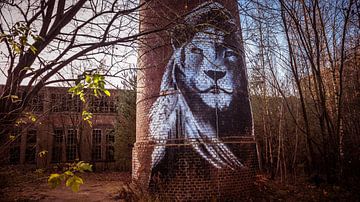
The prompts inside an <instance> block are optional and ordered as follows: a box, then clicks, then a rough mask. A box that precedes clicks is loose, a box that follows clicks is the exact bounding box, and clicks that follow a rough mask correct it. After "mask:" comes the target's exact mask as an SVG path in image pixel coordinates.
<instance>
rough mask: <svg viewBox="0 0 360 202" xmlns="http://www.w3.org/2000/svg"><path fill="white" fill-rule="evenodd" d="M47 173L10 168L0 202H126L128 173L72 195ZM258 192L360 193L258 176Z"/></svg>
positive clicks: (94, 178)
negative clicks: (53, 183)
mask: <svg viewBox="0 0 360 202" xmlns="http://www.w3.org/2000/svg"><path fill="white" fill-rule="evenodd" d="M47 176H48V173H39V172H38V171H29V170H27V171H24V170H21V169H19V168H7V169H6V170H5V171H4V170H3V171H1V172H0V201H51V202H56V201H65V202H66V201H69V202H70V201H76V202H78V201H79V202H81V201H86V202H92V201H126V200H125V199H124V192H123V190H124V189H123V187H124V185H127V184H129V183H130V181H131V175H130V173H129V172H97V173H86V174H83V175H82V176H81V177H82V178H83V179H84V183H85V184H84V185H82V186H81V187H80V191H79V192H77V193H73V192H72V191H71V190H70V189H69V188H68V187H65V185H61V186H60V187H58V188H55V189H51V188H50V187H49V185H48V184H47ZM255 184H256V186H257V188H258V190H257V191H256V192H255V194H254V196H253V197H252V198H249V199H247V201H349V202H350V201H359V199H360V196H359V193H360V192H359V190H358V188H356V187H355V189H351V188H346V189H345V188H342V187H340V186H335V185H326V184H317V185H315V184H312V183H311V182H309V181H307V180H304V179H303V180H300V179H299V180H298V181H297V183H296V184H289V183H288V184H285V183H281V182H279V181H274V180H270V179H269V178H267V177H266V176H264V175H258V176H257V180H256V182H255ZM145 201H149V200H145Z"/></svg>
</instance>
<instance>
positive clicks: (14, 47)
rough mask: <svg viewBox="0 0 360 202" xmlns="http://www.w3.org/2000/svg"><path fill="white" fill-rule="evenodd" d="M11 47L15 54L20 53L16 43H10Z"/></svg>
mask: <svg viewBox="0 0 360 202" xmlns="http://www.w3.org/2000/svg"><path fill="white" fill-rule="evenodd" d="M12 47H13V49H14V52H15V53H20V52H21V49H20V47H19V46H18V44H17V43H15V42H12Z"/></svg>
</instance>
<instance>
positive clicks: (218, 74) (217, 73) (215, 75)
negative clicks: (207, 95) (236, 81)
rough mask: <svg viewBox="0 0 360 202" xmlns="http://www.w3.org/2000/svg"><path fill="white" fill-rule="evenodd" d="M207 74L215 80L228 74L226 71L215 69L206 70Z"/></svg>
mask: <svg viewBox="0 0 360 202" xmlns="http://www.w3.org/2000/svg"><path fill="white" fill-rule="evenodd" d="M204 72H205V74H206V75H207V76H208V77H210V78H212V79H213V80H214V81H215V82H216V81H217V80H219V79H221V78H223V77H224V76H225V75H226V72H224V71H213V70H208V71H204Z"/></svg>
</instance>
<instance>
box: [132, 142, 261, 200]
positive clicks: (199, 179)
mask: <svg viewBox="0 0 360 202" xmlns="http://www.w3.org/2000/svg"><path fill="white" fill-rule="evenodd" d="M244 139H245V140H244ZM244 139H241V138H240V139H237V140H236V141H235V140H234V141H233V142H234V143H229V144H228V145H229V146H230V147H231V148H232V150H233V151H234V153H235V155H237V156H238V157H240V159H241V160H242V162H243V163H244V165H245V167H244V168H239V169H237V170H231V169H229V168H227V169H217V168H215V167H213V166H212V165H211V164H209V163H208V162H206V161H205V160H204V159H203V158H201V157H200V156H199V155H198V154H197V153H196V152H194V150H193V149H192V148H191V147H190V146H189V145H182V144H178V145H169V146H168V147H167V149H168V150H171V151H172V152H168V153H167V154H172V155H166V156H165V160H164V161H163V162H162V163H161V164H160V165H159V166H158V167H157V168H156V170H154V171H153V173H154V174H153V175H152V178H151V181H150V184H149V190H150V192H151V193H153V194H158V197H160V198H161V199H162V200H171V201H172V200H180V201H190V200H191V201H204V200H211V199H221V200H225V201H226V200H227V201H234V200H237V201H238V200H242V199H244V197H246V196H248V195H249V194H251V193H252V192H253V191H254V188H255V187H254V181H255V171H256V169H257V167H258V162H257V154H256V148H255V146H256V145H255V143H254V142H253V141H249V139H248V138H244ZM149 147H152V145H149V144H148V142H142V143H137V144H136V146H135V151H140V152H142V151H145V152H146V151H148V150H149ZM134 156H136V155H134ZM134 161H136V159H134ZM134 163H136V162H134ZM158 171H161V173H162V174H160V175H158V174H156V173H160V172H158ZM140 183H141V182H140ZM144 183H146V182H144Z"/></svg>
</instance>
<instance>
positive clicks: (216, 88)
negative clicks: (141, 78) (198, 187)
mask: <svg viewBox="0 0 360 202" xmlns="http://www.w3.org/2000/svg"><path fill="white" fill-rule="evenodd" d="M172 45H173V49H174V50H173V54H172V57H171V58H170V60H169V62H168V65H167V66H166V69H165V72H164V75H163V78H162V82H161V86H160V96H159V98H157V100H156V101H155V102H154V104H153V105H152V107H151V109H150V114H149V118H150V131H149V132H150V138H151V140H153V141H154V142H155V147H154V151H153V153H152V156H151V168H154V167H156V166H157V165H158V164H159V162H160V161H161V160H162V159H163V158H164V155H165V154H166V143H167V142H169V141H171V140H174V139H175V140H182V141H183V142H184V144H189V145H191V146H192V148H193V149H194V151H196V152H197V153H198V154H199V155H200V156H201V157H202V158H204V159H205V160H206V161H207V162H209V163H210V164H211V165H213V166H214V167H216V168H219V169H220V168H225V167H227V168H230V169H235V168H237V167H242V166H243V164H242V162H241V161H240V159H239V158H238V157H237V156H235V154H234V153H233V152H232V151H231V149H230V148H229V147H228V146H227V145H226V143H224V141H223V140H224V139H226V138H227V137H233V136H244V135H251V129H252V118H251V109H250V104H249V96H248V90H247V75H246V70H245V63H244V54H243V47H242V45H241V39H240V35H239V34H238V25H236V23H235V20H234V19H233V17H232V16H231V14H230V12H228V11H227V10H226V9H224V7H223V6H222V5H221V4H219V3H213V2H211V3H205V4H202V5H200V6H199V7H197V8H195V9H194V10H193V11H192V12H191V13H190V14H188V15H187V16H186V17H185V18H184V22H183V23H182V24H181V25H178V26H176V27H175V28H174V30H173V32H172Z"/></svg>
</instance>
